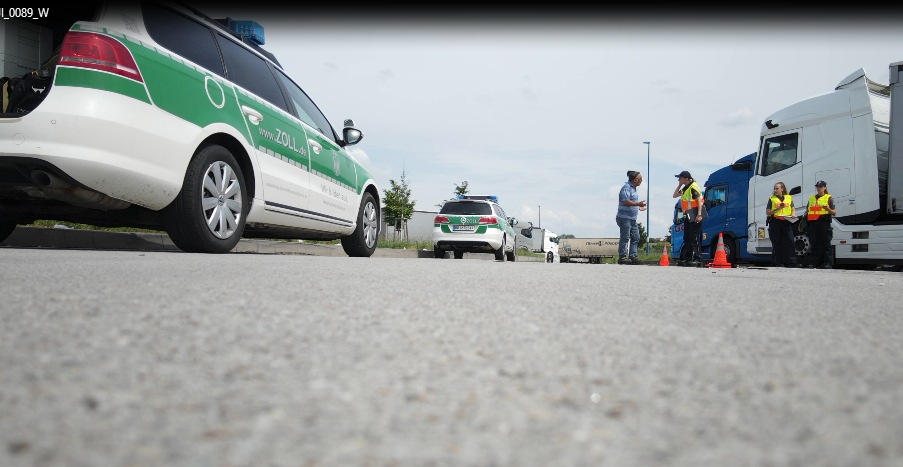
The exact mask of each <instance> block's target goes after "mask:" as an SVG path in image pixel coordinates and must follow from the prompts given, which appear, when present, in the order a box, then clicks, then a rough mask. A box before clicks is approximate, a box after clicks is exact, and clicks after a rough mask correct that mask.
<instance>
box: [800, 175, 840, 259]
mask: <svg viewBox="0 0 903 467" xmlns="http://www.w3.org/2000/svg"><path fill="white" fill-rule="evenodd" d="M815 190H816V193H815V194H814V195H812V196H810V197H809V204H807V205H806V223H807V227H806V229H807V230H808V231H809V241H810V242H811V244H812V261H811V262H810V263H809V264H808V265H807V266H806V267H808V268H815V267H817V268H819V269H831V255H830V249H831V237H832V232H831V216H836V215H837V209H836V208H835V207H834V199H832V198H831V194H830V193H828V184H827V183H825V181H824V180H819V181H818V182H816V183H815Z"/></svg>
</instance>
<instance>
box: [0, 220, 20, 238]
mask: <svg viewBox="0 0 903 467" xmlns="http://www.w3.org/2000/svg"><path fill="white" fill-rule="evenodd" d="M13 230H16V223H15V222H0V242H2V241H3V240H6V237H9V236H10V235H11V234H12V233H13Z"/></svg>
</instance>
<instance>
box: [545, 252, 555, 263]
mask: <svg viewBox="0 0 903 467" xmlns="http://www.w3.org/2000/svg"><path fill="white" fill-rule="evenodd" d="M546 262H547V263H554V262H555V253H552V252H551V251H550V252H548V253H546Z"/></svg>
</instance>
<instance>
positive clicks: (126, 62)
mask: <svg viewBox="0 0 903 467" xmlns="http://www.w3.org/2000/svg"><path fill="white" fill-rule="evenodd" d="M59 66H73V67H79V68H90V69H92V70H101V71H106V72H109V73H113V74H117V75H119V76H124V77H126V78H129V79H133V80H135V81H138V82H144V80H143V79H142V78H141V73H139V72H138V65H137V64H135V59H134V58H133V57H132V53H131V52H129V49H127V48H126V47H125V46H124V45H122V43H121V42H119V41H117V40H116V39H113V38H112V37H108V36H104V35H101V34H94V33H90V32H77V31H69V32H67V33H66V37H65V38H64V39H63V45H62V47H61V48H60V61H59Z"/></svg>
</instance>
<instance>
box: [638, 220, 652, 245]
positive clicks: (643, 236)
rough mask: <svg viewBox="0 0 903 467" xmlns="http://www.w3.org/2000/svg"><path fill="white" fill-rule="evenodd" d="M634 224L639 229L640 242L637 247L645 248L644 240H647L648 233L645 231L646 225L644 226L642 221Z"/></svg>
mask: <svg viewBox="0 0 903 467" xmlns="http://www.w3.org/2000/svg"><path fill="white" fill-rule="evenodd" d="M636 226H637V228H638V229H639V231H640V244H639V245H637V247H639V248H646V242H647V241H649V234H648V233H646V226H644V225H643V223H642V222H637V223H636Z"/></svg>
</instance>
